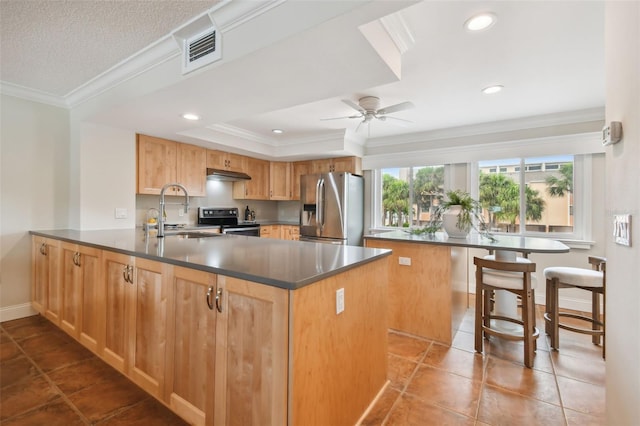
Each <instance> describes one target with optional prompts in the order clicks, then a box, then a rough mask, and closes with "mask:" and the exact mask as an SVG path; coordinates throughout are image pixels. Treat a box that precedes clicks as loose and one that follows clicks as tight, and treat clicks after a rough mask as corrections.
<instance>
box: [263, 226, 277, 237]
mask: <svg viewBox="0 0 640 426" xmlns="http://www.w3.org/2000/svg"><path fill="white" fill-rule="evenodd" d="M281 229H282V228H281V227H280V225H260V237H261V238H276V239H280V238H281V234H280V231H281Z"/></svg>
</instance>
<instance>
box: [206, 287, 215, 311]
mask: <svg viewBox="0 0 640 426" xmlns="http://www.w3.org/2000/svg"><path fill="white" fill-rule="evenodd" d="M212 295H213V286H210V287H209V288H208V289H207V306H208V307H209V309H210V310H212V311H213V307H214V306H213V301H212V300H211V296H212Z"/></svg>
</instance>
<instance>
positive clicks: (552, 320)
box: [544, 256, 607, 358]
mask: <svg viewBox="0 0 640 426" xmlns="http://www.w3.org/2000/svg"><path fill="white" fill-rule="evenodd" d="M589 263H590V264H591V269H586V268H570V267H563V266H556V267H550V268H545V270H544V277H545V278H546V280H547V291H546V309H545V314H544V319H545V330H546V332H547V334H548V335H549V336H550V340H551V347H552V348H553V349H555V350H558V347H559V346H560V337H559V336H560V333H559V329H561V328H563V329H565V330H569V331H573V332H575V333H582V334H590V335H591V336H592V339H591V341H592V342H593V343H594V344H595V345H599V344H600V337H602V357H603V358H604V357H605V308H603V310H602V320H600V295H602V303H603V306H604V305H605V303H606V291H605V289H606V281H607V280H606V275H607V274H606V269H607V268H606V266H607V259H605V258H603V257H597V256H590V257H589ZM561 288H579V289H581V290H586V291H590V292H591V317H587V316H584V315H579V314H573V313H569V312H561V311H560V306H559V304H558V296H559V291H560V289H561ZM560 317H569V318H575V319H578V320H582V321H586V322H588V323H591V329H586V328H580V327H572V326H570V325H567V324H562V323H561V322H560Z"/></svg>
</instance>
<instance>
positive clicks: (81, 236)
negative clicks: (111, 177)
mask: <svg viewBox="0 0 640 426" xmlns="http://www.w3.org/2000/svg"><path fill="white" fill-rule="evenodd" d="M31 234H32V235H39V236H43V237H48V238H54V239H58V240H62V241H67V242H71V243H78V244H83V245H86V246H91V247H95V248H99V249H103V250H111V251H114V252H119V253H123V254H127V255H132V256H137V257H143V258H147V259H151V260H157V261H161V262H166V263H170V264H174V265H179V266H184V267H187V268H193V269H199V270H203V271H207V272H212V273H215V274H220V275H227V276H231V277H235V278H240V279H244V280H249V281H254V282H258V283H262V284H267V285H271V286H276V287H281V288H286V289H291V290H294V289H297V288H300V287H304V286H305V285H308V284H311V283H314V282H316V281H319V280H322V279H324V278H327V277H330V276H332V275H336V274H339V273H342V272H344V271H346V270H348V269H351V268H354V267H357V266H360V265H362V264H365V263H368V262H371V261H374V260H376V259H379V258H381V257H384V256H387V255H389V254H390V253H391V251H390V250H383V249H372V248H364V247H353V246H335V245H332V244H320V243H310V242H301V241H285V240H275V239H269V238H258V237H247V236H242V235H219V236H215V237H209V238H189V239H185V238H181V237H179V236H175V235H174V236H167V237H165V238H157V237H155V236H153V233H152V236H149V237H145V234H144V232H143V231H142V230H141V229H135V230H134V229H110V230H97V231H77V230H71V229H59V230H45V231H31Z"/></svg>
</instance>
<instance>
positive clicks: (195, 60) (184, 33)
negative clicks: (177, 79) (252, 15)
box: [173, 15, 222, 74]
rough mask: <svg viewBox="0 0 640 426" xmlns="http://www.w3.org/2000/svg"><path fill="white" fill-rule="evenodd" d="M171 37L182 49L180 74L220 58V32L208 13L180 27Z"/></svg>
mask: <svg viewBox="0 0 640 426" xmlns="http://www.w3.org/2000/svg"><path fill="white" fill-rule="evenodd" d="M173 37H174V38H175V40H176V41H177V42H178V44H179V45H180V48H181V49H182V74H187V73H189V72H191V71H194V70H197V69H198V68H202V67H203V66H205V65H209V64H210V63H212V62H215V61H217V60H218V59H220V58H222V52H221V49H220V47H221V43H220V42H221V34H220V32H219V31H218V29H217V28H216V26H215V24H214V23H213V20H212V19H211V18H210V17H209V16H208V15H204V16H202V17H200V18H198V19H196V20H194V21H193V22H191V23H189V24H187V25H186V26H184V27H182V28H180V29H179V30H178V31H176V32H175V33H174V34H173Z"/></svg>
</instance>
